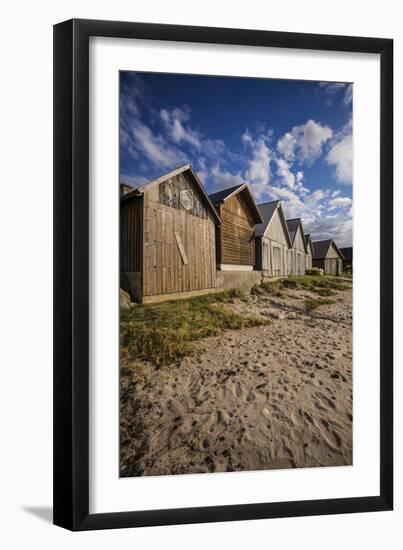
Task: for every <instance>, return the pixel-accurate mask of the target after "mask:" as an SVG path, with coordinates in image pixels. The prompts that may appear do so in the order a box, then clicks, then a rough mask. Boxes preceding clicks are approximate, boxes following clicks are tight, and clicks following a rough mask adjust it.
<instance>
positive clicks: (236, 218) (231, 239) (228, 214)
mask: <svg viewBox="0 0 403 550" xmlns="http://www.w3.org/2000/svg"><path fill="white" fill-rule="evenodd" d="M217 212H218V215H219V216H220V218H221V222H222V224H221V227H220V228H218V231H217V244H218V249H217V263H218V264H228V265H246V266H253V265H254V263H255V242H254V235H255V222H254V220H253V218H252V215H251V213H250V212H249V208H248V207H247V205H246V203H245V201H244V199H243V198H242V194H241V193H238V194H237V195H235V196H234V197H231V198H229V199H228V200H227V201H226V202H224V203H223V204H220V205H219V206H218V207H217Z"/></svg>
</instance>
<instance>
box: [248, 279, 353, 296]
mask: <svg viewBox="0 0 403 550" xmlns="http://www.w3.org/2000/svg"><path fill="white" fill-rule="evenodd" d="M349 288H350V286H349V285H346V284H343V283H340V282H339V281H337V280H335V279H334V278H331V277H326V276H322V277H319V276H317V275H292V276H289V277H287V278H284V279H276V280H274V281H266V282H263V283H261V284H260V285H258V286H257V287H255V289H254V293H256V294H259V290H260V291H263V292H266V293H268V294H272V295H273V296H279V297H281V296H283V295H284V291H285V290H287V289H295V290H310V291H311V292H315V293H316V294H318V295H319V296H335V295H336V292H335V291H342V290H347V289H349Z"/></svg>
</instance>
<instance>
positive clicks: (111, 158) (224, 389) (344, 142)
mask: <svg viewBox="0 0 403 550" xmlns="http://www.w3.org/2000/svg"><path fill="white" fill-rule="evenodd" d="M392 289H393V41H392V40H391V39H385V38H360V37H345V36H324V35H308V34H297V33H288V32H284V33H283V32H281V33H279V32H268V31H255V30H253V31H252V30H243V29H242V30H241V29H221V28H204V27H187V26H176V25H175V26H173V25H157V24H145V23H125V22H113V21H90V20H70V21H66V22H63V23H60V24H58V25H55V27H54V523H55V524H56V525H59V526H62V527H65V528H67V529H71V530H90V529H104V528H119V527H137V526H152V525H167V524H183V523H201V522H215V521H234V520H246V519H261V518H275V517H292V516H302V515H320V514H338V513H352V512H370V511H381V510H391V509H392V506H393V441H392V435H393V414H392V413H393V401H392V396H393V391H392V390H393V378H392V344H393V307H392V298H393V290H392Z"/></svg>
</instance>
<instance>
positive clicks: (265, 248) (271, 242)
mask: <svg viewBox="0 0 403 550" xmlns="http://www.w3.org/2000/svg"><path fill="white" fill-rule="evenodd" d="M258 207H259V210H260V214H261V216H262V218H263V222H262V223H259V224H258V225H256V228H255V231H256V238H255V260H256V261H255V268H256V269H258V270H260V271H263V273H264V275H266V276H268V277H283V276H285V275H288V274H289V265H288V264H289V252H288V251H289V249H290V248H291V246H292V245H291V239H290V235H289V233H288V227H287V222H286V220H285V217H284V213H283V209H282V206H281V202H280V201H272V202H267V203H264V204H259V205H258Z"/></svg>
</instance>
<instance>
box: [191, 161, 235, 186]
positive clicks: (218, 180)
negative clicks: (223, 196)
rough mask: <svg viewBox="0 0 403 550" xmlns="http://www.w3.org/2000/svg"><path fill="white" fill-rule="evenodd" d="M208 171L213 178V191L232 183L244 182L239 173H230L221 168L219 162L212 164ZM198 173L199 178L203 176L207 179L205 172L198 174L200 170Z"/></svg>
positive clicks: (232, 184)
mask: <svg viewBox="0 0 403 550" xmlns="http://www.w3.org/2000/svg"><path fill="white" fill-rule="evenodd" d="M210 172H211V175H212V179H213V185H214V191H220V190H221V189H225V188H227V187H233V186H234V185H238V184H240V183H243V182H244V180H243V179H242V176H241V174H239V173H237V174H232V173H231V172H229V171H227V170H222V169H221V167H220V165H219V164H216V165H215V166H213V167H212V168H211V170H210ZM198 175H199V177H201V178H203V176H204V177H205V178H206V179H207V173H205V174H203V173H202V174H201V175H200V172H198ZM203 181H205V180H203Z"/></svg>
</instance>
